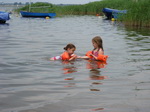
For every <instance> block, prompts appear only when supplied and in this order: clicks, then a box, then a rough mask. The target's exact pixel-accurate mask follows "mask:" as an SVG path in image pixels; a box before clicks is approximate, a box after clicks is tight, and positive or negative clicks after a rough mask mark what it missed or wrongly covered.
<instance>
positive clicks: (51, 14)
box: [20, 11, 56, 18]
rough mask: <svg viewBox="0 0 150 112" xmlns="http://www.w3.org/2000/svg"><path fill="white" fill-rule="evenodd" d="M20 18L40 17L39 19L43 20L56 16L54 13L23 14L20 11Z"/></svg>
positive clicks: (23, 12)
mask: <svg viewBox="0 0 150 112" xmlns="http://www.w3.org/2000/svg"><path fill="white" fill-rule="evenodd" d="M20 13H21V15H22V17H40V18H45V17H50V18H53V17H55V16H56V13H37V12H25V11H20Z"/></svg>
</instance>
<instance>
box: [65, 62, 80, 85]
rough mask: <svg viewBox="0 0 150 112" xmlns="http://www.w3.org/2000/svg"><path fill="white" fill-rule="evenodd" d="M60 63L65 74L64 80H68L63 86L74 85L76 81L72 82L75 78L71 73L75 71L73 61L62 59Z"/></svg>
mask: <svg viewBox="0 0 150 112" xmlns="http://www.w3.org/2000/svg"><path fill="white" fill-rule="evenodd" d="M62 64H63V69H62V70H63V74H65V78H64V80H66V81H68V82H67V85H65V86H64V87H75V86H76V83H75V82H73V80H74V79H75V78H74V76H72V75H71V74H72V73H74V72H77V67H76V66H75V63H74V61H71V62H70V61H63V62H62Z"/></svg>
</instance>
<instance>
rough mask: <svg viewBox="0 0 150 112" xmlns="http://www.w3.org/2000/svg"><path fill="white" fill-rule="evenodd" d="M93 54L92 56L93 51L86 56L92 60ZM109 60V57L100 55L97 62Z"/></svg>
mask: <svg viewBox="0 0 150 112" xmlns="http://www.w3.org/2000/svg"><path fill="white" fill-rule="evenodd" d="M91 54H92V51H88V52H87V53H86V56H88V57H89V58H90V59H92V58H93V56H91ZM107 58H108V56H107V55H102V54H99V55H98V57H97V60H99V61H104V62H106V61H107Z"/></svg>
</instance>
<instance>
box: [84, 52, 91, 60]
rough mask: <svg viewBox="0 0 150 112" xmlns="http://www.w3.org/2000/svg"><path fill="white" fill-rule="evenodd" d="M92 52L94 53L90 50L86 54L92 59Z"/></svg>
mask: <svg viewBox="0 0 150 112" xmlns="http://www.w3.org/2000/svg"><path fill="white" fill-rule="evenodd" d="M91 54H92V51H88V52H87V53H86V54H85V56H87V57H89V58H90V59H92V56H91Z"/></svg>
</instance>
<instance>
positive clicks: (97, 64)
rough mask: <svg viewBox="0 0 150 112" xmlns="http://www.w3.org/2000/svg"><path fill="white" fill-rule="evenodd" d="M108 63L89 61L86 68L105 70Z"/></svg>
mask: <svg viewBox="0 0 150 112" xmlns="http://www.w3.org/2000/svg"><path fill="white" fill-rule="evenodd" d="M106 64H107V63H106V62H102V61H93V60H87V64H86V68H87V69H99V68H105V66H106Z"/></svg>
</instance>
